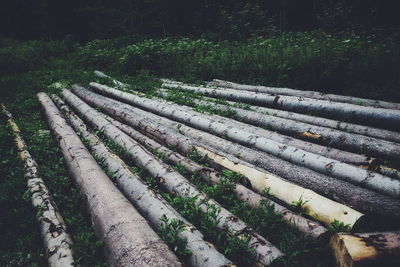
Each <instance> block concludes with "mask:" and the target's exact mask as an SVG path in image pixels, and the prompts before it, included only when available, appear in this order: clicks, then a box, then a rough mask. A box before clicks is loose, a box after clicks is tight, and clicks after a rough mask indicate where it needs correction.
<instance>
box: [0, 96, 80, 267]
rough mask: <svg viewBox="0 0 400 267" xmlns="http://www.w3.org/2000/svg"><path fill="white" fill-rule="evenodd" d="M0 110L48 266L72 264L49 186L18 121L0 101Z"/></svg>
mask: <svg viewBox="0 0 400 267" xmlns="http://www.w3.org/2000/svg"><path fill="white" fill-rule="evenodd" d="M1 110H2V112H3V114H4V115H6V117H7V123H8V125H9V126H10V128H11V130H12V132H13V134H14V141H15V145H16V147H17V150H18V156H19V158H20V160H21V161H22V163H23V165H24V168H25V178H27V185H28V189H29V191H30V193H31V202H32V205H33V207H34V208H35V209H36V211H37V212H38V213H39V214H40V216H38V217H37V220H38V223H39V228H40V234H41V237H42V239H43V243H44V248H45V252H46V256H47V261H48V264H49V266H51V267H67V266H75V263H74V257H73V251H72V249H71V245H72V240H71V237H70V235H69V234H68V232H67V226H66V224H65V222H64V219H63V217H62V216H61V213H60V211H59V209H58V207H57V205H56V203H55V202H54V200H53V198H52V196H51V193H50V190H49V189H48V188H47V186H46V185H45V183H44V181H43V179H42V178H41V177H40V176H39V172H38V165H37V163H36V161H35V160H34V159H33V158H32V156H31V154H30V153H29V151H28V150H27V148H26V144H25V141H24V140H23V139H22V136H21V131H20V129H19V127H18V125H17V124H16V123H15V122H14V119H13V117H12V115H11V113H10V112H8V111H7V109H6V107H5V106H4V105H3V104H1Z"/></svg>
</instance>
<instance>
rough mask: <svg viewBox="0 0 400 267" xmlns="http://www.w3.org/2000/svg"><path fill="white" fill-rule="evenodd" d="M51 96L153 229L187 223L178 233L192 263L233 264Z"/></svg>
mask: <svg viewBox="0 0 400 267" xmlns="http://www.w3.org/2000/svg"><path fill="white" fill-rule="evenodd" d="M52 99H53V100H54V102H55V103H56V104H57V106H58V107H59V108H60V109H61V110H62V111H63V112H64V114H65V115H66V116H67V119H68V121H69V122H70V124H71V125H72V126H73V128H74V129H75V130H76V131H77V132H79V133H80V135H81V137H82V138H84V139H85V140H86V141H87V142H88V145H89V146H90V149H91V150H92V152H93V153H94V154H95V155H96V156H97V157H98V158H100V159H101V161H102V162H103V163H105V164H106V166H107V168H108V170H109V171H111V172H112V173H114V174H115V175H116V177H115V180H116V182H117V185H118V187H119V188H120V190H121V191H122V192H123V193H124V195H125V196H126V197H127V198H128V199H129V200H130V201H131V202H132V203H133V204H134V205H135V207H136V208H137V209H138V210H139V211H140V213H141V214H143V216H145V217H146V219H147V220H148V221H149V222H150V223H151V224H152V226H153V227H154V228H157V229H158V228H160V227H161V226H162V224H163V221H162V218H163V217H164V216H166V217H167V218H168V219H169V220H177V221H182V222H183V223H184V227H183V231H182V232H180V233H179V237H180V238H183V239H185V240H186V241H187V245H186V248H187V249H188V250H190V251H191V252H192V254H191V255H190V256H189V257H188V258H189V260H188V261H189V262H190V264H191V266H204V267H205V266H227V265H230V264H232V263H231V262H230V261H229V260H228V259H226V258H225V256H224V255H222V254H220V253H219V252H218V251H217V250H216V249H215V248H214V246H210V245H209V244H208V243H207V242H205V241H204V240H203V239H204V237H203V234H202V233H201V232H200V231H198V230H197V229H196V228H195V227H194V226H193V225H192V224H190V223H189V222H188V221H186V220H185V219H184V218H183V217H182V216H181V215H180V214H179V213H178V212H177V211H175V210H174V208H173V207H171V206H170V205H169V204H168V203H167V202H166V201H165V200H164V199H163V198H162V196H161V195H159V194H157V193H156V192H154V191H153V190H152V189H150V188H149V187H148V186H146V185H145V184H144V183H143V182H142V181H141V180H140V178H139V177H138V176H136V175H135V174H133V173H132V172H131V171H130V170H129V167H128V166H127V165H126V164H125V163H124V162H123V161H122V160H121V159H120V158H119V157H118V156H117V155H115V154H113V153H112V152H111V150H109V149H108V148H107V147H106V146H105V145H104V144H103V143H102V142H101V140H99V139H98V138H97V137H96V136H95V135H94V134H91V133H90V132H89V131H88V129H87V128H86V125H85V124H84V122H83V121H82V120H81V119H80V118H79V117H78V116H77V115H75V114H74V113H73V112H72V111H71V110H70V109H69V107H67V106H66V105H65V103H64V102H63V101H62V100H61V99H60V98H58V97H57V96H55V95H52Z"/></svg>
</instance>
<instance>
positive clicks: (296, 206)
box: [290, 197, 308, 215]
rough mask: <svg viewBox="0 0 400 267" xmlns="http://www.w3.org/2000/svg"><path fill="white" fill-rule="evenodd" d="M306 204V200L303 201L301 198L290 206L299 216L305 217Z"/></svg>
mask: <svg viewBox="0 0 400 267" xmlns="http://www.w3.org/2000/svg"><path fill="white" fill-rule="evenodd" d="M307 202H308V200H306V201H304V200H303V199H302V198H301V197H300V199H299V200H297V201H293V202H292V203H291V204H290V206H292V208H293V210H294V211H295V212H297V213H299V214H300V215H305V214H306V213H305V210H304V209H305V208H304V205H305V204H306V203H307Z"/></svg>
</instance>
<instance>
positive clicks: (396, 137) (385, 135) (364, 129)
mask: <svg viewBox="0 0 400 267" xmlns="http://www.w3.org/2000/svg"><path fill="white" fill-rule="evenodd" d="M167 92H168V90H167V89H159V94H160V95H161V96H162V97H166V96H167V95H168V93H167ZM202 99H203V100H206V101H208V102H215V101H217V100H216V99H213V98H211V97H203V98H202ZM194 100H197V99H194ZM225 102H226V103H227V104H228V105H230V106H233V107H235V106H237V105H238V104H240V103H238V102H233V101H225ZM204 105H205V103H204ZM207 105H210V103H207ZM248 109H249V110H252V111H256V112H258V113H261V114H266V115H271V116H274V117H279V118H284V119H289V120H294V121H299V122H304V123H309V124H312V125H316V126H321V127H327V128H332V129H336V130H339V131H344V132H347V133H353V134H361V135H364V136H369V137H374V138H378V139H382V140H385V141H393V142H397V143H400V133H398V132H395V131H389V130H384V129H379V128H374V127H369V126H364V125H359V124H353V123H347V122H342V121H338V120H331V119H326V118H320V117H316V116H310V115H305V114H299V113H294V112H290V111H285V110H279V109H272V108H266V107H259V106H250V105H249V106H248Z"/></svg>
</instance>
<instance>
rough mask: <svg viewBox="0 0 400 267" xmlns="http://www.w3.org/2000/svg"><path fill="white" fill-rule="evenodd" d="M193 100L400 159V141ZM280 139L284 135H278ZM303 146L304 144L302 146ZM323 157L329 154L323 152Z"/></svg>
mask: <svg viewBox="0 0 400 267" xmlns="http://www.w3.org/2000/svg"><path fill="white" fill-rule="evenodd" d="M193 101H194V102H195V103H196V104H199V105H208V106H211V107H212V108H214V109H216V110H222V111H234V112H235V115H236V116H237V117H238V118H239V119H241V120H242V121H243V122H246V123H249V124H252V125H256V126H261V127H263V126H264V127H268V129H270V130H272V131H277V132H280V133H283V134H287V135H291V136H293V137H296V138H300V139H304V140H307V141H310V142H313V143H318V144H323V145H329V146H333V147H336V148H339V149H344V150H348V151H352V152H355V153H359V154H361V153H362V154H367V155H369V156H372V157H377V158H381V159H390V160H395V159H398V158H400V144H395V143H391V142H386V141H383V140H379V139H375V138H371V137H365V136H363V135H356V134H350V133H346V132H343V131H339V130H334V129H329V128H325V127H320V126H314V125H311V124H307V123H302V122H296V121H293V120H289V119H283V118H278V117H275V116H271V115H267V114H261V113H258V112H254V111H249V110H245V109H241V108H236V107H230V106H226V105H221V104H216V103H214V104H212V103H209V102H207V101H203V100H198V99H193ZM253 133H254V132H253ZM271 133H272V132H271ZM272 135H273V134H269V136H266V137H268V138H271V139H272V140H274V141H277V142H282V141H278V140H279V139H278V140H277V139H274V138H272V137H270V136H272ZM275 135H276V134H275ZM282 138H285V137H283V136H282ZM294 140H296V139H294ZM286 144H287V145H292V146H295V147H298V148H301V149H304V148H302V147H299V146H297V145H295V144H291V143H290V142H286ZM304 147H306V145H305V146H304ZM304 150H307V149H304ZM311 152H312V151H311ZM341 154H342V153H341ZM325 156H326V157H329V156H328V155H326V154H325ZM347 162H348V161H347Z"/></svg>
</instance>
